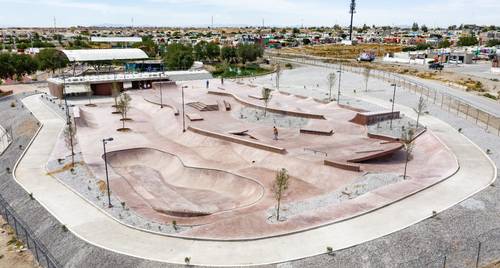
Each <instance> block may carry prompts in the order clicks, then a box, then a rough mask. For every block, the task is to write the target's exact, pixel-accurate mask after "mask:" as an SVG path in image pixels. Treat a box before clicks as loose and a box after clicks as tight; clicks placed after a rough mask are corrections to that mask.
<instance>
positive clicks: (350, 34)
mask: <svg viewBox="0 0 500 268" xmlns="http://www.w3.org/2000/svg"><path fill="white" fill-rule="evenodd" d="M349 13H351V26H350V28H349V40H351V41H352V23H353V20H354V13H356V0H351V9H350V11H349Z"/></svg>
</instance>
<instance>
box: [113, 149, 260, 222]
mask: <svg viewBox="0 0 500 268" xmlns="http://www.w3.org/2000/svg"><path fill="white" fill-rule="evenodd" d="M107 158H108V162H109V164H110V166H111V167H112V168H113V170H114V171H115V172H116V173H117V174H118V175H120V176H121V177H122V178H123V179H125V180H126V181H127V183H128V184H129V185H130V187H131V190H132V191H135V193H137V195H138V196H140V197H141V198H142V199H143V201H144V202H145V203H146V204H147V205H149V206H150V207H151V208H152V209H153V210H155V211H157V212H159V213H163V214H167V215H169V216H174V217H200V216H208V215H211V214H215V213H219V212H225V211H230V210H235V209H238V208H243V207H248V206H251V205H253V204H255V203H256V202H257V201H259V200H260V199H261V198H262V196H263V194H264V187H263V186H262V185H261V184H260V183H258V182H257V181H254V180H252V179H249V178H245V177H242V176H239V175H235V174H232V173H229V172H225V171H221V170H215V169H206V168H198V167H189V166H186V165H184V163H183V162H182V161H181V160H180V158H179V157H177V156H176V155H173V154H170V153H167V152H163V151H159V150H156V149H151V148H136V149H128V150H123V151H114V152H110V153H108V154H107ZM120 198H122V199H124V200H125V201H126V197H123V196H121V197H120Z"/></svg>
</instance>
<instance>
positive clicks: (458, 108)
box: [457, 101, 460, 116]
mask: <svg viewBox="0 0 500 268" xmlns="http://www.w3.org/2000/svg"><path fill="white" fill-rule="evenodd" d="M459 113H460V101H458V103H457V116H458V115H459Z"/></svg>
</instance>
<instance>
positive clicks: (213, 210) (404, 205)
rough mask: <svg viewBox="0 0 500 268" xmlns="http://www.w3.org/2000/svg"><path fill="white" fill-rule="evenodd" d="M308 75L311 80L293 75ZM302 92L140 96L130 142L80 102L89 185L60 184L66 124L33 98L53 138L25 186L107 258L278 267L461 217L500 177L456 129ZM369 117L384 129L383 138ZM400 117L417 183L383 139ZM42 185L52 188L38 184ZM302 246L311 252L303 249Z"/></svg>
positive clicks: (408, 113)
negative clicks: (442, 217)
mask: <svg viewBox="0 0 500 268" xmlns="http://www.w3.org/2000/svg"><path fill="white" fill-rule="evenodd" d="M301 71H303V72H306V73H307V72H310V71H311V69H307V68H305V67H304V69H302V70H301V69H300V68H297V69H294V70H292V71H290V72H291V73H295V72H301ZM286 75H287V72H285V75H284V76H285V77H286ZM349 75H350V74H349ZM349 75H347V74H346V76H347V77H348V78H346V81H348V82H346V88H349V87H351V86H352V87H357V86H356V85H355V83H356V82H352V81H356V80H359V79H360V78H359V77H356V76H355V75H352V77H350V78H349ZM318 76H324V75H323V74H318ZM301 79H304V81H308V79H311V80H312V81H311V82H310V84H305V82H303V81H292V79H290V80H289V81H290V82H288V83H291V85H288V84H286V83H284V85H283V88H282V89H281V90H277V89H274V90H273V94H272V99H271V100H270V102H269V103H268V105H267V107H266V105H265V103H264V101H263V100H262V98H261V90H262V88H263V87H272V85H273V83H272V81H271V78H270V77H269V76H267V77H261V78H256V79H245V80H233V81H225V82H224V84H222V83H221V82H220V81H219V80H217V79H213V80H210V86H209V88H206V84H205V81H204V80H203V81H183V82H177V83H176V84H175V85H172V84H170V85H169V86H168V87H167V86H161V87H160V86H159V84H156V86H153V87H152V88H151V89H147V90H137V91H128V92H127V93H128V94H129V95H130V96H131V98H132V100H131V110H130V111H129V113H128V117H129V118H130V119H131V120H129V121H127V122H126V126H127V127H128V128H129V129H130V131H127V132H120V131H117V129H119V128H120V127H121V126H122V122H121V121H120V115H117V114H113V111H114V110H115V108H114V107H112V106H113V104H114V102H113V99H112V98H107V99H106V98H103V99H99V101H98V102H96V104H97V106H96V107H87V106H85V105H84V104H85V101H82V100H75V101H72V102H71V103H72V104H74V105H75V107H74V110H73V114H74V116H75V121H76V125H77V130H78V131H77V139H78V149H77V152H78V155H79V156H78V161H79V162H78V163H79V167H78V168H76V171H75V173H77V174H76V175H74V174H73V175H72V174H71V172H69V171H59V169H60V168H61V166H63V165H64V164H65V163H66V164H67V163H68V159H69V158H68V157H67V155H68V148H67V146H65V144H64V138H63V137H62V132H61V130H62V129H63V126H64V116H61V115H58V114H55V113H54V112H53V111H52V110H53V108H50V107H49V106H47V104H46V103H44V101H42V100H41V97H40V95H35V96H31V97H28V98H26V99H25V101H24V104H25V105H26V107H27V108H28V109H30V110H31V111H32V112H33V114H34V115H35V116H36V117H37V118H39V120H40V121H41V122H42V124H43V126H44V127H43V128H42V129H41V131H40V133H39V134H38V136H37V138H36V139H35V140H34V142H33V144H32V146H31V147H30V149H29V150H28V152H27V154H26V156H25V158H24V159H23V160H22V161H21V162H20V165H19V167H18V169H17V172H16V177H17V179H18V181H19V183H20V184H21V185H22V186H23V187H25V188H26V189H30V190H29V191H30V192H33V193H34V195H35V196H37V198H38V200H40V202H42V203H43V204H45V205H46V206H47V207H49V208H50V210H51V211H52V212H53V214H54V215H55V216H56V217H57V218H58V219H60V220H61V221H62V222H64V223H65V225H66V226H67V227H68V229H69V230H70V231H71V232H73V233H75V234H77V235H78V236H79V237H81V238H83V239H84V240H86V241H88V242H90V243H92V244H94V245H97V246H99V247H103V248H107V249H112V250H113V251H116V252H120V253H122V254H126V255H131V256H139V257H141V258H145V259H148V260H154V261H160V262H168V263H183V259H184V257H185V256H192V257H193V260H192V262H191V263H193V264H199V265H215V266H226V265H257V264H270V263H278V262H283V261H289V260H294V259H298V258H304V257H309V256H314V255H318V254H321V253H323V252H324V251H325V247H327V246H331V247H332V248H333V249H334V250H337V249H342V248H346V247H350V246H354V245H357V244H360V243H363V242H366V241H370V240H372V239H376V238H378V237H381V236H384V235H388V234H390V233H393V232H396V231H399V230H401V229H404V228H406V227H408V226H411V225H413V224H415V223H417V222H420V221H422V220H424V219H426V218H428V217H431V216H432V215H433V214H434V213H435V212H441V211H444V210H446V209H448V208H449V207H451V206H453V205H455V204H457V203H459V202H461V201H462V200H464V199H466V198H467V197H469V196H471V195H473V194H474V193H476V192H478V191H480V190H482V189H484V188H485V187H487V186H488V185H489V184H491V182H492V181H493V180H494V178H495V177H496V174H495V169H494V165H493V163H492V162H491V161H490V160H489V159H488V157H487V156H486V155H485V154H484V153H483V152H482V151H481V150H479V149H478V148H477V147H476V146H475V145H474V144H473V143H471V142H470V141H468V140H467V139H466V138H464V137H463V136H462V135H460V134H459V133H458V132H457V131H456V130H455V129H453V128H452V127H450V126H449V125H447V124H446V123H444V122H443V121H441V120H438V119H436V118H434V117H432V116H428V115H426V116H423V117H422V118H420V119H421V121H420V124H421V125H420V126H418V127H417V126H416V121H415V119H416V114H415V112H414V111H413V110H412V109H411V108H409V107H406V106H401V105H396V110H395V112H394V113H391V110H390V102H387V101H380V100H376V99H373V98H371V97H369V96H362V97H359V96H354V95H353V94H350V93H347V92H346V93H345V95H343V98H344V99H343V100H344V101H343V102H341V104H340V105H339V104H337V103H336V102H334V101H333V102H328V101H325V99H324V94H325V92H324V91H323V92H322V93H321V94H322V95H323V98H321V94H316V95H314V94H311V95H308V94H304V93H307V92H304V91H302V88H307V89H310V88H314V90H318V91H319V89H321V88H324V85H319V86H317V85H316V83H317V82H316V81H320V80H319V79H315V78H311V77H309V78H308V75H303V76H302V78H301ZM283 81H286V79H283ZM380 83H381V82H380V81H376V82H373V84H374V87H377V86H378V85H379V84H380ZM314 90H311V91H314ZM183 91H184V92H183ZM346 91H347V90H346ZM182 93H184V98H183V94H182ZM183 103H184V105H183ZM161 106H163V108H162V107H161ZM388 116H389V117H388ZM360 118H363V119H366V120H368V119H369V120H372V119H373V120H379V119H380V122H381V123H380V127H378V126H377V124H376V123H375V124H373V125H372V126H368V125H365V124H364V123H362V122H364V121H363V120H359V119H360ZM367 118H368V119H367ZM374 118H375V119H374ZM377 118H378V119H377ZM389 118H392V119H393V120H394V129H395V130H394V131H393V132H394V133H398V131H396V129H399V130H402V129H403V127H405V128H406V129H408V128H414V129H415V130H417V133H418V135H417V136H416V138H415V141H414V143H415V145H414V150H413V152H412V158H411V160H410V161H409V162H408V170H407V174H406V177H404V176H403V172H404V166H405V156H406V155H405V151H404V148H403V146H402V142H401V141H400V138H401V136H400V135H392V136H388V135H384V134H383V133H385V132H384V131H382V130H383V128H385V127H387V124H385V123H387V122H388V119H389ZM183 119H184V120H183ZM273 126H276V127H277V129H278V131H279V135H278V137H277V139H275V138H274V137H273ZM373 126H375V127H373ZM378 128H380V129H379V130H377V129H378ZM48 131H50V132H48ZM108 137H113V139H114V140H113V141H112V142H109V143H108V145H107V154H106V158H107V161H108V169H109V181H110V183H109V187H110V189H111V197H112V199H111V200H112V203H113V205H114V206H113V208H108V207H107V199H106V194H105V192H102V191H100V190H101V189H98V188H99V187H96V184H98V185H102V182H104V181H105V176H106V175H105V165H104V161H103V158H104V153H103V148H102V139H105V138H108ZM34 152H36V154H33V153H34ZM61 157H63V158H64V160H63V161H62V162H63V163H62V164H61V165H60V166H59V165H58V164H57V163H56V162H58V159H60V158H61ZM27 160H29V162H28V161H27ZM27 163H30V164H29V165H28V164H27ZM39 166H43V167H44V169H43V170H39ZM478 166H481V167H483V168H481V171H478V170H477V167H478ZM281 168H285V169H286V170H287V171H288V172H289V174H290V177H291V182H290V188H289V190H288V191H287V192H286V194H285V196H284V199H283V201H282V206H283V207H282V215H283V217H282V218H281V220H279V221H276V220H275V210H276V200H275V199H274V197H273V195H272V191H271V189H272V184H273V182H274V178H275V176H276V172H277V170H279V169H281ZM83 170H85V171H83ZM80 171H82V172H86V173H85V176H83V175H82V176H80V175H79V172H80ZM33 172H34V173H38V174H40V172H41V173H43V174H44V175H43V176H44V180H31V179H30V178H31V176H29V174H33ZM472 173H473V174H474V175H475V178H477V179H475V180H471V179H470V178H471V177H470V174H472ZM79 178H82V179H81V180H80V179H79ZM83 178H84V179H83ZM42 182H43V183H42ZM96 189H97V190H96ZM54 191H57V192H58V193H59V194H57V195H53V194H50V193H53V192H54ZM95 191H98V192H95ZM96 193H97V194H96ZM96 195H97V196H96ZM105 201H106V202H105ZM63 204H64V205H63ZM72 211H73V212H72ZM74 211H79V212H80V213H79V214H78V216H76V217H75V215H76V214H75V213H74ZM129 214H130V215H132V216H127V215H129ZM127 217H128V218H127ZM131 217H133V219H131ZM388 219H394V220H393V221H392V222H390V224H388ZM174 223H175V224H174ZM96 226H99V228H95V227H96ZM110 237H113V239H108V238H110ZM120 241H128V243H120ZM297 243H302V244H303V245H304V246H303V247H301V248H300V249H298V248H296V249H293V247H292V245H293V244H297ZM278 244H281V245H289V246H284V247H282V248H280V249H276V247H275V246H276V245H278ZM139 245H140V246H139ZM155 248H168V249H169V251H168V252H167V251H158V250H154V249H155ZM271 248H273V249H276V250H277V251H272V250H271ZM216 249H217V250H216ZM203 252H205V253H203ZM208 252H210V254H209V253H208ZM214 252H217V253H214ZM266 252H273V253H272V254H270V253H266ZM214 254H216V255H217V256H216V257H214Z"/></svg>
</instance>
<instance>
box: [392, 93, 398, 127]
mask: <svg viewBox="0 0 500 268" xmlns="http://www.w3.org/2000/svg"><path fill="white" fill-rule="evenodd" d="M391 86H393V87H394V92H393V93H392V110H391V129H392V119H393V118H394V102H396V88H397V86H398V85H397V84H396V83H394V84H391Z"/></svg>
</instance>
